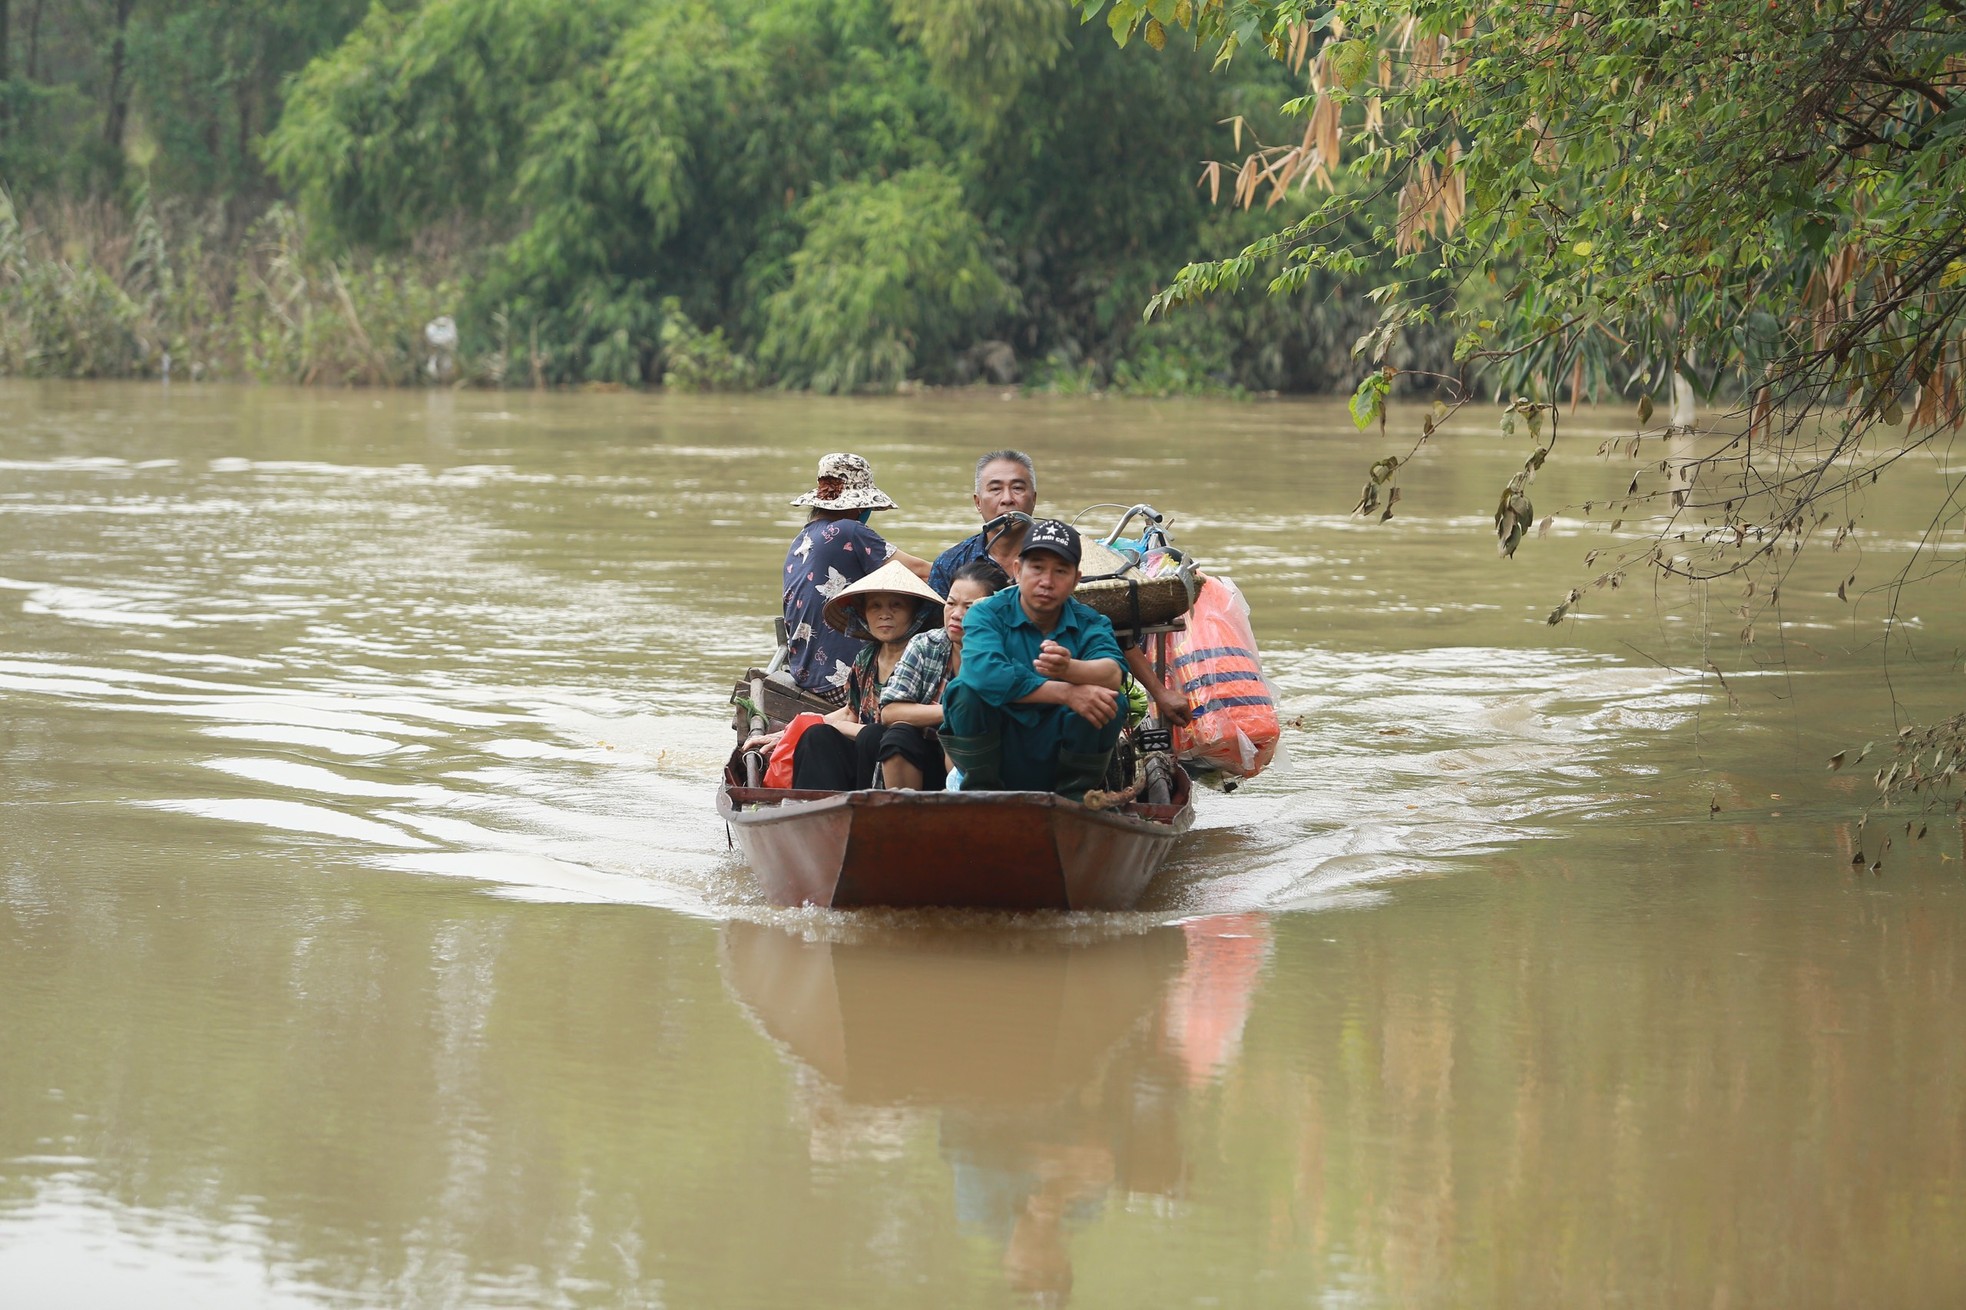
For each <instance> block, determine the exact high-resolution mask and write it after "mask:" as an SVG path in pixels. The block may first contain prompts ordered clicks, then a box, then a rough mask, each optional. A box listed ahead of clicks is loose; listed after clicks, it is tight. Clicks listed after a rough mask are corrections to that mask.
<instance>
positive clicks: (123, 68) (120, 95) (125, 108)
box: [102, 0, 136, 159]
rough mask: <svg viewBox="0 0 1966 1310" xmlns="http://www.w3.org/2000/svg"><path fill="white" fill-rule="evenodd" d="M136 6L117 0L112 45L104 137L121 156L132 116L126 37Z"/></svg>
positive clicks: (132, 2)
mask: <svg viewBox="0 0 1966 1310" xmlns="http://www.w3.org/2000/svg"><path fill="white" fill-rule="evenodd" d="M134 8H136V0H116V36H115V39H114V40H112V41H111V42H110V45H109V108H108V112H107V113H105V114H104V115H103V122H102V139H103V140H104V141H105V142H107V143H108V145H109V148H110V149H111V150H113V151H115V152H116V157H117V158H119V159H120V158H122V155H123V129H124V128H125V127H126V126H127V125H128V123H129V119H130V88H129V84H128V79H127V77H126V76H125V75H126V74H127V73H128V71H129V67H128V65H129V52H128V50H127V49H126V48H125V40H124V38H125V37H126V35H127V34H128V32H129V27H130V11H131V10H132V9H134Z"/></svg>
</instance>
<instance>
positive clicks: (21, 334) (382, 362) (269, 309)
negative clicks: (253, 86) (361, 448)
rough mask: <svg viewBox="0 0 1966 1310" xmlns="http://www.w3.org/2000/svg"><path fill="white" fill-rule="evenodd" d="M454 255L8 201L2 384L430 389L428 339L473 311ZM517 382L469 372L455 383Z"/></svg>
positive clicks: (273, 218) (87, 205)
mask: <svg viewBox="0 0 1966 1310" xmlns="http://www.w3.org/2000/svg"><path fill="white" fill-rule="evenodd" d="M456 250H457V248H456V247H455V246H453V247H451V248H445V247H444V245H443V244H441V243H439V242H437V241H431V242H426V243H425V247H422V248H417V249H412V250H411V251H409V252H407V253H404V254H396V255H362V256H347V255H342V256H330V255H323V254H320V253H317V252H314V251H312V250H310V247H309V243H308V241H307V234H306V232H305V231H304V230H303V226H302V223H301V220H300V218H299V217H298V216H297V215H296V214H295V213H294V211H292V210H291V209H289V208H287V207H286V206H284V205H275V206H274V207H273V208H272V209H270V210H268V211H267V212H266V214H265V215H264V216H262V217H261V218H260V219H259V220H258V221H257V222H255V223H253V224H252V225H251V226H250V227H248V228H247V229H246V230H245V231H244V232H243V233H229V232H228V231H227V228H226V226H225V223H224V221H223V218H222V215H221V214H220V213H219V212H218V211H217V210H212V211H210V212H207V213H199V212H196V211H193V210H189V209H183V208H175V207H170V206H157V205H153V204H151V203H150V201H149V200H148V199H147V198H145V199H142V200H140V201H139V203H138V204H137V205H136V206H135V208H134V210H133V211H125V210H124V209H122V208H120V207H118V206H115V205H111V204H107V203H103V202H73V201H71V202H61V203H57V204H53V205H49V206H46V207H41V208H34V209H25V208H23V207H18V206H16V205H15V203H14V201H13V200H12V199H11V198H10V197H9V196H8V194H7V193H6V192H5V191H4V190H0V375H8V376H17V377H69V378H143V377H158V376H161V375H163V374H164V373H165V372H166V369H167V368H168V370H169V372H170V374H171V375H172V376H175V377H178V378H191V379H203V378H214V379H216V378H239V379H258V380H262V381H274V382H293V383H302V384H310V383H312V384H326V385H336V384H339V385H358V386H391V385H394V386H409V385H416V384H418V383H423V382H428V381H431V380H432V376H431V373H430V371H429V369H428V364H429V360H430V355H431V351H430V349H429V347H428V346H426V345H425V342H424V326H425V325H426V324H427V323H429V322H430V321H431V320H432V319H434V318H436V317H437V316H439V315H441V314H450V313H455V312H456V310H457V307H458V304H459V302H460V301H461V300H462V298H463V287H464V280H465V277H466V276H467V272H466V268H465V264H466V260H465V259H464V257H463V256H461V255H460V254H458V253H457V252H456ZM507 371H508V370H507V366H506V360H505V358H504V357H503V356H502V355H501V356H500V357H499V358H497V359H491V358H485V359H472V358H466V359H461V360H459V361H457V368H456V369H455V371H454V372H452V373H449V374H446V375H445V377H446V378H447V379H448V378H451V377H455V378H457V379H459V380H463V381H467V382H468V381H478V382H490V383H497V382H499V381H502V380H504V377H505V374H506V372H507ZM515 380H516V379H515Z"/></svg>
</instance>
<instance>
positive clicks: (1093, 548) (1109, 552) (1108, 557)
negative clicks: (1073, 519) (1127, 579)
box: [1079, 538, 1133, 579]
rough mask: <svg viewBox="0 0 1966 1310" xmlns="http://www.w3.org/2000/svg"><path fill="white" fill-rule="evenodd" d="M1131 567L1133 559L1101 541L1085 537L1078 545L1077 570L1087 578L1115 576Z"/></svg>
mask: <svg viewBox="0 0 1966 1310" xmlns="http://www.w3.org/2000/svg"><path fill="white" fill-rule="evenodd" d="M1131 567H1133V561H1132V560H1130V559H1128V558H1127V557H1126V556H1124V555H1122V554H1120V553H1119V552H1118V551H1116V550H1114V549H1113V548H1112V547H1111V546H1108V545H1107V544H1106V543H1105V542H1103V541H1093V540H1091V539H1090V538H1087V539H1086V540H1085V541H1084V542H1083V543H1082V544H1081V545H1080V546H1079V572H1080V574H1082V575H1083V576H1084V577H1086V578H1087V579H1092V578H1116V577H1118V576H1119V575H1120V574H1122V573H1124V572H1126V571H1127V570H1128V569H1129V568H1131Z"/></svg>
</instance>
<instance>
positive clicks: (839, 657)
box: [784, 454, 929, 705]
mask: <svg viewBox="0 0 1966 1310" xmlns="http://www.w3.org/2000/svg"><path fill="white" fill-rule="evenodd" d="M792 503H793V504H794V505H802V506H808V507H810V509H811V511H812V513H811V516H810V517H809V518H808V519H807V520H806V523H805V526H803V527H802V528H800V529H799V532H798V535H797V536H795V537H793V538H792V544H791V546H790V547H789V548H788V549H787V550H786V552H785V596H784V607H785V638H786V640H785V647H786V668H787V670H788V671H789V672H790V673H791V675H792V681H794V682H796V683H797V684H798V685H799V686H801V687H803V688H805V690H807V691H810V692H814V693H816V694H817V695H820V696H823V697H825V698H826V699H827V700H829V701H831V702H832V703H833V704H835V705H843V704H845V703H846V696H847V679H848V678H849V677H850V676H852V672H853V662H854V659H855V658H856V657H857V656H858V655H859V654H860V648H861V645H862V642H861V640H860V639H858V638H855V637H850V636H847V635H846V634H845V633H842V632H838V631H835V630H834V629H832V628H830V627H828V626H827V624H826V621H825V617H824V616H825V609H826V603H827V602H828V601H830V600H832V599H833V598H834V597H836V596H838V595H839V594H840V593H841V592H842V591H844V590H845V589H846V588H847V587H849V586H851V585H852V584H853V583H855V582H858V581H859V580H860V579H862V578H864V577H866V576H867V575H868V574H869V573H872V572H873V571H874V570H875V569H877V568H879V567H880V566H881V565H883V564H885V563H887V562H888V561H889V560H899V561H900V562H901V563H902V564H904V565H905V566H907V569H908V571H909V572H910V573H913V574H914V575H915V576H916V577H918V578H926V577H927V576H928V569H929V565H928V561H927V560H923V559H918V558H917V557H915V556H913V555H910V554H908V553H907V552H906V551H903V550H897V549H896V548H895V547H894V546H892V545H891V544H889V543H888V541H887V540H886V538H884V537H882V536H881V534H880V533H878V532H876V531H874V530H873V529H872V528H870V527H868V526H867V519H868V517H869V516H870V515H871V514H873V512H874V511H876V510H884V509H894V508H896V506H895V503H894V501H892V500H890V499H889V498H888V496H887V494H886V493H885V492H883V491H882V490H881V489H880V488H879V487H877V486H875V485H874V470H873V467H872V466H871V465H870V464H868V463H867V461H866V460H864V459H862V458H861V457H860V456H858V455H853V454H832V455H827V456H826V457H825V458H823V459H821V460H820V461H819V473H818V476H817V478H816V479H815V486H814V487H813V489H812V490H811V491H808V492H807V493H806V494H805V495H803V496H800V497H799V498H798V499H797V500H795V501H793V502H792Z"/></svg>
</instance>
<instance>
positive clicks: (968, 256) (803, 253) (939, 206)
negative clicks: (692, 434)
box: [758, 167, 1017, 392]
mask: <svg viewBox="0 0 1966 1310" xmlns="http://www.w3.org/2000/svg"><path fill="white" fill-rule="evenodd" d="M801 217H802V218H803V219H804V221H805V223H806V237H805V241H804V242H803V244H801V245H800V247H799V249H798V251H797V252H796V253H795V254H793V256H792V258H791V261H790V266H791V274H792V276H791V283H790V285H788V286H786V287H785V288H783V289H782V290H780V291H777V292H775V293H774V294H773V295H772V296H771V297H770V298H769V299H768V300H767V301H766V304H765V332H764V337H763V340H762V341H761V342H760V343H759V347H758V353H759V354H760V355H761V356H762V357H763V358H764V359H765V360H766V361H767V362H769V363H770V364H771V366H772V367H773V368H774V369H776V371H777V374H778V377H779V379H780V380H781V381H783V382H785V383H787V384H788V385H791V386H809V387H812V388H813V389H814V390H818V391H839V392H848V391H869V390H887V389H891V388H893V387H894V386H895V385H896V384H897V383H900V382H902V381H905V380H906V379H908V378H909V377H911V376H914V375H916V374H917V373H920V374H924V375H928V376H931V377H933V376H935V375H937V374H946V373H947V372H948V370H949V366H950V364H951V362H952V357H953V355H954V353H955V352H956V351H957V350H958V349H960V348H961V347H963V346H966V345H968V344H969V343H970V342H971V341H974V340H976V339H978V338H980V337H984V336H987V335H989V330H990V328H991V326H992V325H993V324H994V323H995V322H996V321H997V320H998V319H999V318H1001V317H1002V316H1003V315H1005V314H1007V313H1009V312H1011V311H1012V310H1014V309H1015V308H1016V307H1017V295H1016V292H1015V291H1014V290H1013V289H1012V288H1011V287H1010V285H1009V284H1008V283H1006V282H1005V281H1004V279H1003V278H1002V276H1001V275H999V274H998V272H997V270H996V268H995V266H994V265H993V264H992V263H991V262H990V259H989V257H988V254H987V250H988V244H989V243H988V238H987V236H986V235H985V233H984V231H983V226H982V224H981V223H979V222H977V221H976V219H975V217H974V216H973V215H971V214H970V212H969V211H968V210H967V209H965V208H964V207H963V203H962V187H961V185H960V184H959V183H958V182H957V181H956V179H955V178H954V177H953V176H952V175H951V174H949V173H948V172H947V171H946V170H943V169H940V168H932V167H926V168H913V169H909V170H908V171H907V172H905V173H902V174H899V175H898V176H896V177H893V178H891V179H889V180H887V181H885V182H876V183H865V182H850V183H845V184H842V185H840V186H836V187H833V188H830V189H829V190H826V191H823V192H821V193H820V194H819V195H817V196H815V197H813V198H812V199H811V200H810V201H808V202H807V203H806V205H805V207H804V210H803V211H802V215H801Z"/></svg>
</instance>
